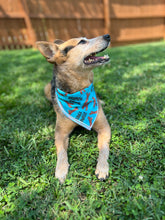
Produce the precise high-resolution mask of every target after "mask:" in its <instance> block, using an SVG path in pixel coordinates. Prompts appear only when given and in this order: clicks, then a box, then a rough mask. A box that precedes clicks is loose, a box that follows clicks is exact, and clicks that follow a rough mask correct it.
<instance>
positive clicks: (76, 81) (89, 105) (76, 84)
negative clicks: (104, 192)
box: [36, 34, 111, 183]
mask: <svg viewBox="0 0 165 220" xmlns="http://www.w3.org/2000/svg"><path fill="white" fill-rule="evenodd" d="M109 44H110V35H109V34H106V35H103V36H99V37H96V38H92V39H87V38H84V37H80V38H73V39H70V40H67V41H65V42H64V41H62V40H55V41H54V42H46V41H37V42H36V45H37V48H38V49H39V51H40V53H41V54H42V55H43V56H44V57H45V58H46V59H47V61H48V62H49V63H52V64H54V69H53V79H52V81H51V82H50V83H48V84H47V85H46V86H45V89H44V92H45V95H46V97H47V99H48V100H49V101H50V102H52V104H53V108H54V110H55V112H56V116H57V117H56V126H55V145H56V149H57V165H56V170H55V177H56V178H57V179H59V181H60V183H63V182H64V181H65V179H66V176H67V174H68V169H69V163H68V157H67V148H68V143H69V135H70V133H71V132H72V131H73V129H74V128H75V127H76V126H77V125H81V126H83V127H85V128H86V129H88V130H90V129H91V128H92V129H94V130H95V131H96V132H97V133H98V148H99V157H98V160H97V166H96V171H95V174H96V176H97V178H98V179H99V180H101V181H103V180H105V179H106V178H107V177H108V176H109V175H108V174H109V164H108V161H107V160H108V158H109V143H110V138H111V129H110V126H109V124H108V122H107V119H106V117H105V115H104V112H103V109H102V106H101V101H100V100H99V98H98V97H97V96H96V94H95V91H94V87H93V71H92V70H93V69H94V68H95V67H98V66H101V65H103V64H106V63H108V62H109V60H110V59H109V56H108V55H104V56H96V54H98V53H99V52H102V51H104V50H105V49H106V48H107V47H108V46H109ZM65 107H66V109H65ZM88 109H89V110H90V111H88ZM73 115H74V116H73Z"/></svg>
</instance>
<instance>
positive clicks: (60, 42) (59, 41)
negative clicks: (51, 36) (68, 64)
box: [54, 39, 65, 45]
mask: <svg viewBox="0 0 165 220" xmlns="http://www.w3.org/2000/svg"><path fill="white" fill-rule="evenodd" d="M64 42H65V41H63V40H60V39H57V40H55V41H54V43H55V44H58V45H60V44H63V43H64Z"/></svg>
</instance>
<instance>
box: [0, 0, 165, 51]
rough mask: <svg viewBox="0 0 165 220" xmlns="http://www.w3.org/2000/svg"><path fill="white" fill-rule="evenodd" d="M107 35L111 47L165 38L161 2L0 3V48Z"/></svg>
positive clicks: (164, 8) (48, 0)
mask: <svg viewBox="0 0 165 220" xmlns="http://www.w3.org/2000/svg"><path fill="white" fill-rule="evenodd" d="M23 2H24V3H26V5H27V8H26V7H23V6H25V5H23V4H22V3H23ZM108 5H109V6H108ZM108 32H109V33H110V34H111V37H112V46H115V45H123V44H128V43H136V42H144V41H153V40H159V39H163V38H165V0H138V1H132V0H79V1H77V0H53V1H52V0H14V1H13V0H0V48H2V49H5V48H11V49H12V48H17V47H18V48H21V47H27V46H32V45H33V44H34V42H35V40H47V41H54V39H56V38H58V39H63V40H67V39H69V38H72V37H79V36H86V37H87V38H92V37H95V36H98V35H103V34H105V33H108Z"/></svg>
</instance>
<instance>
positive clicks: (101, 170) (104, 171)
mask: <svg viewBox="0 0 165 220" xmlns="http://www.w3.org/2000/svg"><path fill="white" fill-rule="evenodd" d="M95 174H96V176H97V178H98V179H99V180H101V181H103V180H105V179H106V178H108V176H109V164H108V162H103V163H101V162H98V163H97V166H96V171H95Z"/></svg>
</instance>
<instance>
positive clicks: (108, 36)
mask: <svg viewBox="0 0 165 220" xmlns="http://www.w3.org/2000/svg"><path fill="white" fill-rule="evenodd" d="M103 39H104V40H107V41H110V40H111V37H110V35H109V34H105V35H103Z"/></svg>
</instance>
